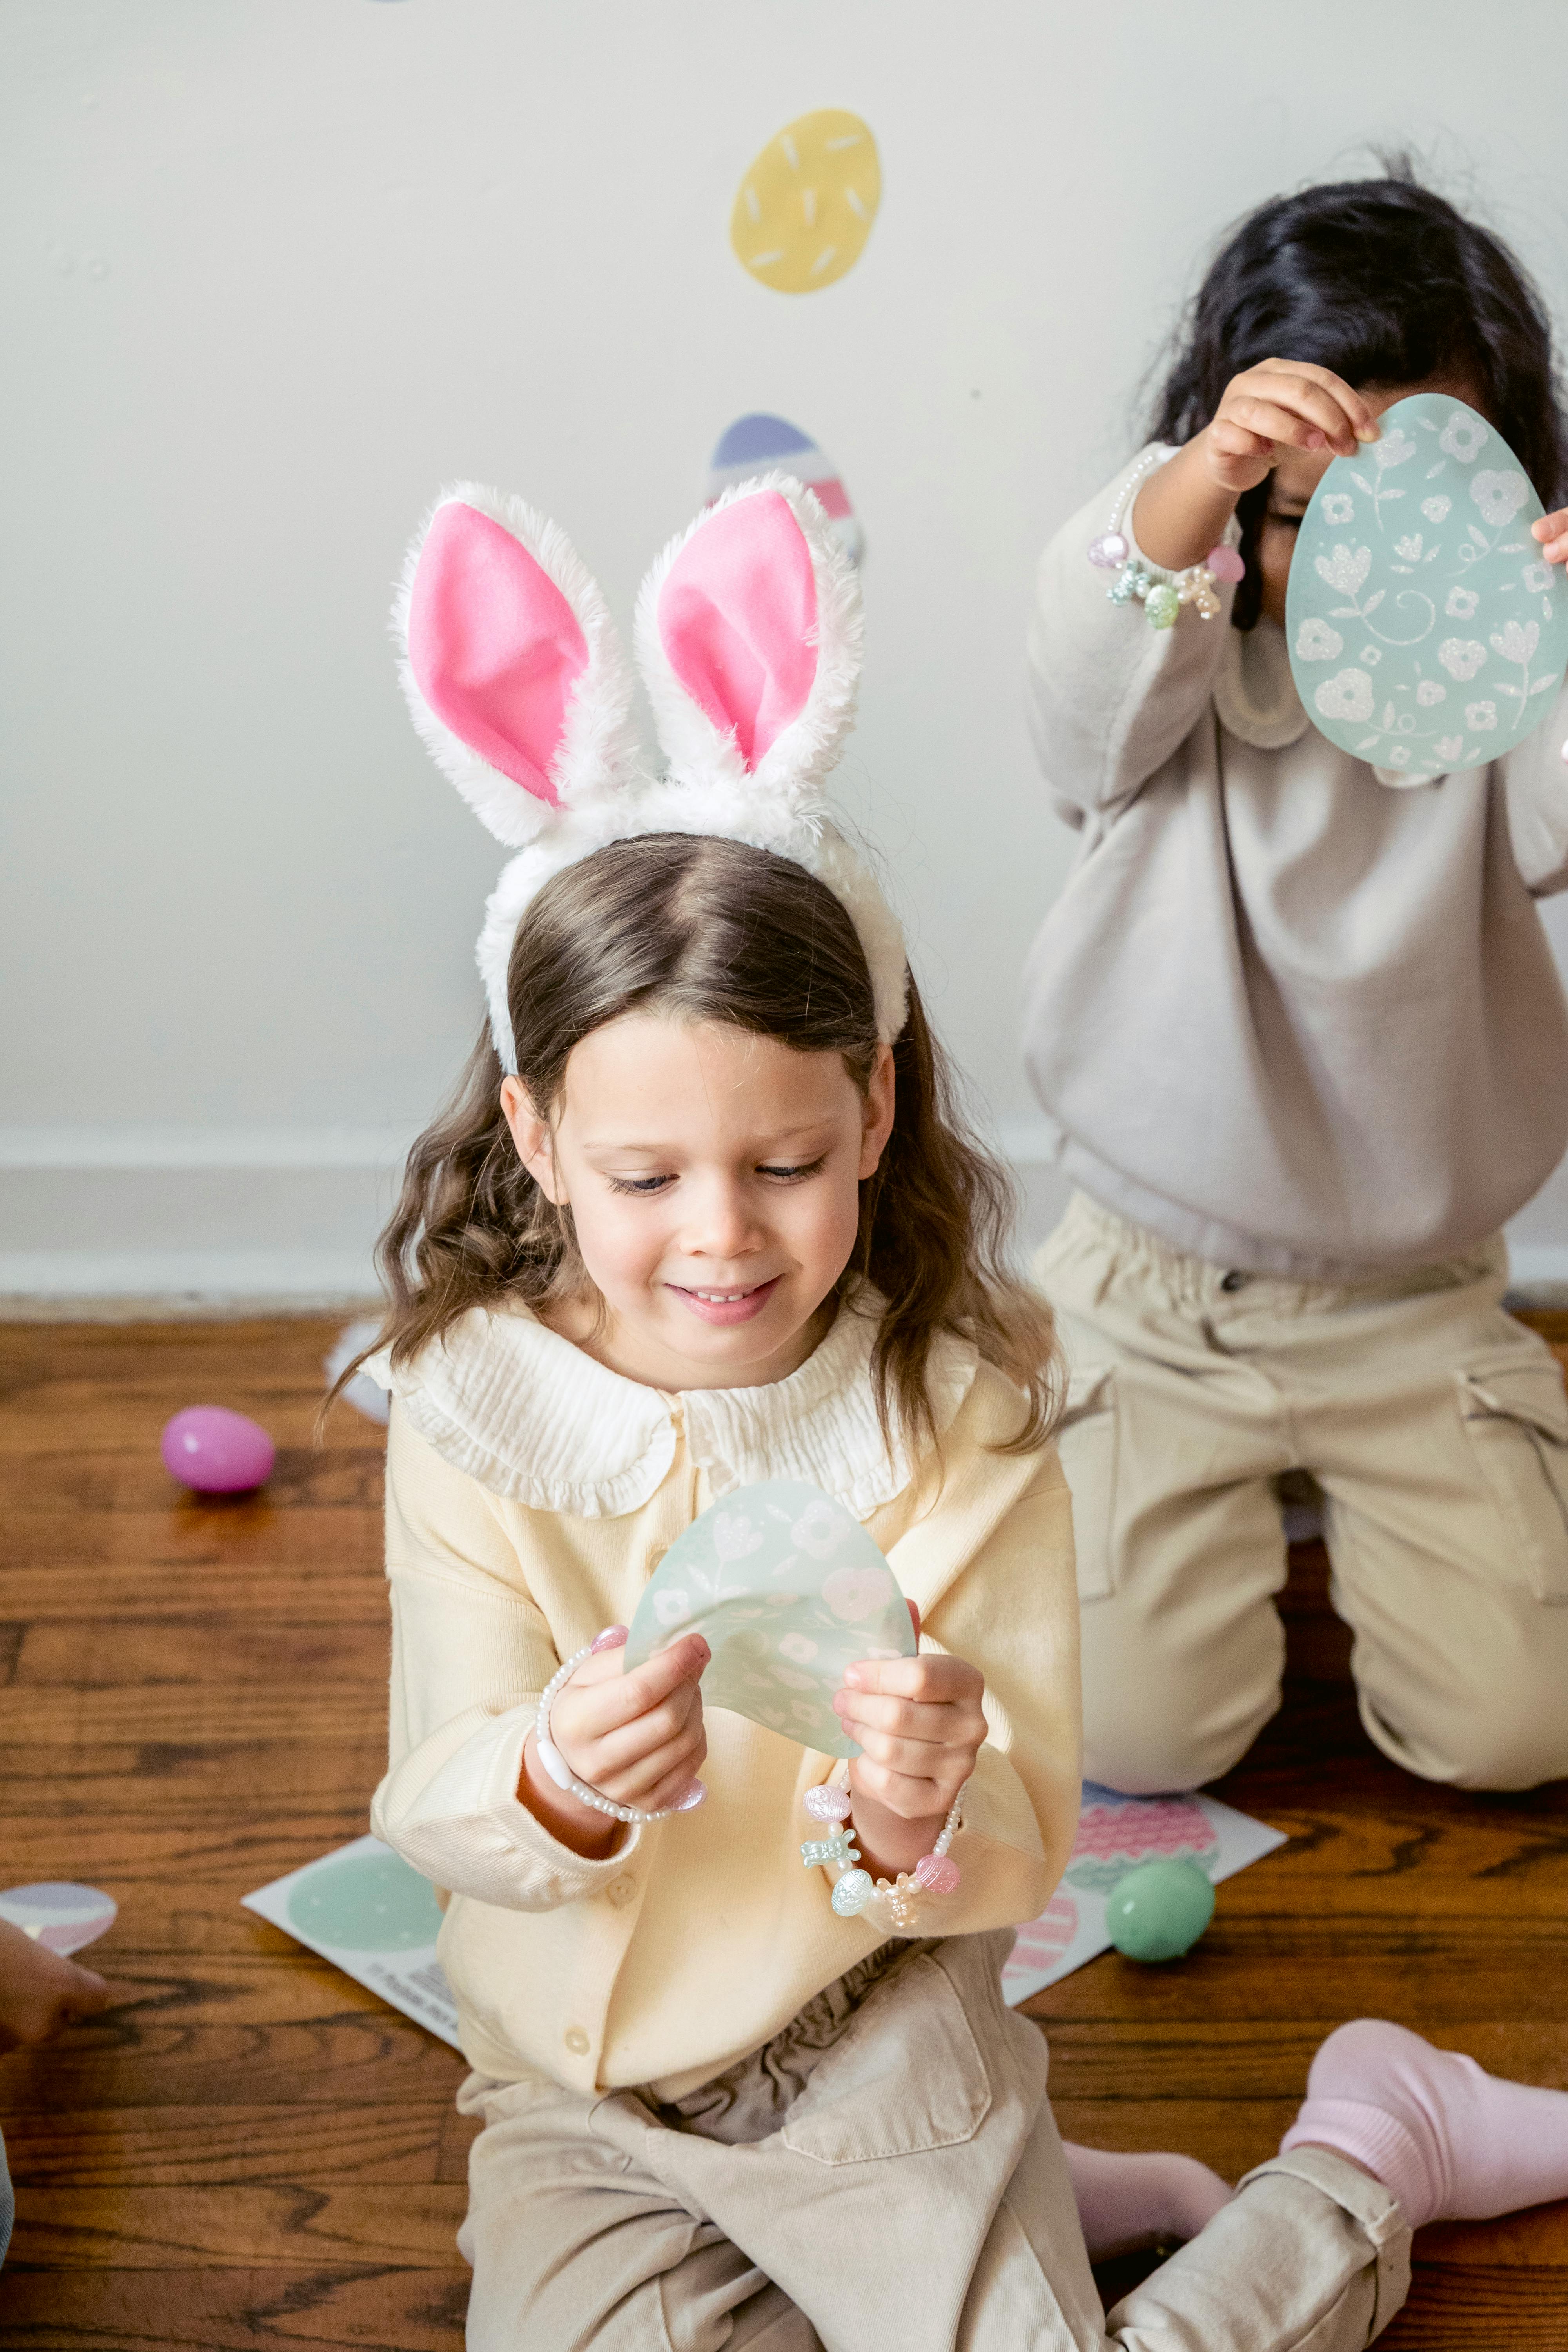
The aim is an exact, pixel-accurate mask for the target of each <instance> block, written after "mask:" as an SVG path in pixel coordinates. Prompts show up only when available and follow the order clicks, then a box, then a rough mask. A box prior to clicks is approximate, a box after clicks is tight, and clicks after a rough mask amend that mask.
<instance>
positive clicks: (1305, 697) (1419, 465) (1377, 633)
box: [1285, 392, 1568, 784]
mask: <svg viewBox="0 0 1568 2352" xmlns="http://www.w3.org/2000/svg"><path fill="white" fill-rule="evenodd" d="M1381 424H1382V428H1383V430H1382V437H1381V438H1380V439H1379V440H1376V441H1373V442H1370V443H1368V444H1367V445H1366V446H1365V447H1364V448H1363V449H1360V450H1358V451H1357V453H1356V455H1355V456H1354V457H1336V458H1335V460H1334V462H1333V464H1332V465H1331V467H1329V469H1328V472H1327V473H1326V474H1325V475H1324V476H1323V478H1322V481H1321V484H1320V485H1319V487H1318V488H1317V490H1316V491H1315V492H1314V494H1313V497H1312V500H1311V504H1310V506H1309V508H1308V509H1307V512H1306V514H1305V515H1304V516H1303V518H1302V521H1301V527H1300V533H1299V534H1298V537H1297V541H1296V552H1295V556H1294V558H1293V560H1292V562H1291V565H1290V584H1289V592H1288V594H1287V597H1286V604H1285V628H1286V635H1287V637H1288V639H1289V648H1290V667H1291V669H1292V670H1293V672H1294V674H1295V678H1296V687H1297V691H1298V692H1299V693H1300V697H1301V700H1302V703H1303V704H1304V706H1305V708H1306V710H1307V712H1308V715H1309V716H1310V719H1312V721H1313V723H1314V725H1316V726H1317V728H1318V729H1319V730H1320V731H1321V733H1322V734H1324V735H1326V736H1327V737H1328V739H1329V740H1330V742H1331V743H1336V744H1338V746H1339V747H1340V749H1341V750H1342V751H1350V752H1353V753H1354V755H1355V756H1356V757H1357V758H1358V759H1362V760H1366V761H1370V762H1371V764H1372V766H1373V768H1375V769H1376V771H1377V773H1378V776H1379V779H1380V781H1381V782H1384V783H1388V784H1427V783H1431V782H1433V781H1434V780H1435V779H1436V777H1438V776H1440V775H1445V774H1447V772H1449V771H1450V770H1453V769H1456V768H1476V767H1481V766H1484V765H1485V764H1486V763H1487V762H1488V761H1492V760H1496V759H1499V758H1500V757H1501V755H1502V754H1503V752H1505V751H1510V750H1511V748H1512V746H1513V745H1514V744H1515V743H1517V742H1519V741H1520V740H1521V739H1522V738H1523V737H1524V736H1526V735H1528V734H1529V733H1530V731H1531V729H1532V728H1534V727H1536V726H1538V725H1539V724H1540V723H1541V721H1542V719H1545V718H1546V717H1547V716H1548V714H1549V713H1550V711H1551V710H1552V704H1553V700H1554V698H1555V695H1556V692H1557V689H1558V688H1559V687H1560V686H1561V685H1562V682H1563V672H1564V670H1565V669H1568V584H1565V583H1564V580H1563V566H1562V565H1561V564H1556V565H1553V564H1548V563H1547V562H1544V561H1543V559H1542V553H1541V548H1540V545H1539V542H1538V541H1535V540H1533V539H1532V538H1531V535H1530V526H1531V523H1532V522H1534V521H1535V520H1537V519H1538V518H1539V517H1540V515H1541V514H1542V504H1541V500H1540V499H1538V498H1537V496H1536V494H1535V492H1534V490H1533V489H1532V488H1531V483H1530V479H1529V477H1528V476H1527V475H1526V473H1525V471H1524V468H1523V467H1522V466H1521V464H1520V462H1519V460H1518V458H1517V457H1515V456H1514V454H1513V452H1512V450H1511V449H1510V447H1509V446H1508V444H1507V442H1506V441H1505V440H1504V439H1503V437H1502V436H1501V434H1500V433H1499V432H1498V431H1497V429H1496V427H1495V426H1494V425H1489V424H1488V423H1487V421H1486V419H1485V417H1483V416H1478V415H1477V414H1476V412H1475V410H1474V409H1473V408H1468V407H1467V406H1466V404H1465V403H1464V402H1463V401H1462V400H1454V399H1452V398H1450V397H1449V396H1448V395H1447V394H1442V393H1431V392H1423V393H1416V394H1413V395H1412V397H1411V398H1410V399H1408V400H1401V401H1397V402H1395V404H1394V406H1393V407H1392V408H1390V409H1387V410H1386V411H1385V412H1384V415H1383V417H1382V419H1381Z"/></svg>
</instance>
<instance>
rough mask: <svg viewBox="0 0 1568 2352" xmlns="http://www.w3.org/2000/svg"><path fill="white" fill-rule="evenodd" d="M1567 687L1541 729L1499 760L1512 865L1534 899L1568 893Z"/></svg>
mask: <svg viewBox="0 0 1568 2352" xmlns="http://www.w3.org/2000/svg"><path fill="white" fill-rule="evenodd" d="M1564 737H1568V687H1563V688H1562V689H1561V690H1560V691H1559V693H1558V696H1557V698H1556V700H1555V701H1554V702H1553V703H1552V709H1551V712H1550V714H1549V715H1548V717H1547V719H1546V720H1545V722H1544V724H1543V725H1542V726H1540V727H1538V728H1537V729H1536V730H1535V732H1534V733H1533V735H1527V736H1526V737H1525V739H1524V741H1523V742H1522V743H1520V744H1517V745H1516V746H1515V747H1514V749H1513V750H1512V751H1510V752H1509V754H1508V756H1507V758H1506V759H1505V760H1504V761H1503V762H1502V772H1503V789H1504V792H1505V793H1506V794H1507V805H1508V829H1509V838H1510V841H1511V842H1512V844H1513V855H1514V862H1515V864H1516V865H1517V866H1518V867H1519V870H1520V873H1521V876H1522V877H1523V878H1524V885H1525V887H1526V889H1527V890H1529V892H1530V893H1531V897H1532V898H1551V897H1552V894H1553V892H1555V891H1558V890H1564V889H1568V761H1564V759H1563V739H1564Z"/></svg>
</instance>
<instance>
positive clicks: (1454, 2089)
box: [1279, 2017, 1568, 2230]
mask: <svg viewBox="0 0 1568 2352" xmlns="http://www.w3.org/2000/svg"><path fill="white" fill-rule="evenodd" d="M1304 2141H1312V2142H1314V2143H1316V2144H1317V2145H1318V2146H1319V2147H1337V2148H1338V2149H1340V2150H1341V2152H1342V2154H1343V2155H1345V2156H1350V2157H1354V2158H1355V2159H1356V2161H1357V2163H1359V2164H1364V2165H1365V2166H1366V2168H1367V2170H1368V2171H1369V2172H1374V2173H1375V2174H1376V2175H1377V2178H1378V2179H1380V2180H1381V2181H1382V2182H1383V2184H1384V2188H1385V2189H1388V2190H1389V2191H1390V2192H1391V2193H1392V2195H1394V2197H1396V2198H1397V2199H1398V2200H1399V2204H1400V2207H1401V2210H1403V2212H1404V2214H1405V2220H1406V2221H1408V2222H1409V2223H1410V2226H1411V2228H1412V2229H1413V2230H1418V2229H1420V2227H1421V2226H1422V2224H1423V2222H1426V2221H1489V2220H1490V2219H1491V2218H1492V2217H1493V2216H1494V2215H1495V2214H1498V2213H1512V2212H1515V2211H1517V2210H1518V2209H1519V2208H1520V2207H1521V2205H1543V2204H1546V2203H1548V2202H1549V2201H1550V2200H1552V2199H1553V2198H1556V2197H1568V2093H1565V2092H1563V2091H1540V2090H1535V2089H1533V2088H1532V2087H1531V2085H1530V2084H1527V2083H1505V2082H1501V2081H1500V2079H1499V2078H1498V2076H1497V2075H1495V2074H1483V2073H1482V2071H1481V2069H1480V2068H1479V2066H1478V2065H1477V2063H1476V2062H1475V2060H1474V2059H1473V2058H1459V2057H1456V2056H1455V2055H1454V2054H1453V2053H1450V2052H1449V2051H1447V2050H1434V2049H1433V2047H1432V2044H1431V2043H1430V2042H1423V2040H1422V2039H1421V2036H1420V2035H1419V2034H1418V2033H1411V2032H1406V2030H1405V2027H1404V2026H1403V2025H1387V2024H1384V2022H1383V2021H1382V2020H1381V2019H1377V2018H1371V2017H1363V2018H1359V2019H1358V2020H1357V2021H1356V2022H1355V2024H1353V2025H1342V2026H1341V2027H1340V2029H1339V2031H1338V2032H1337V2033H1331V2034H1330V2036H1329V2038H1328V2040H1327V2041H1326V2042H1324V2044H1323V2046H1322V2048H1321V2050H1320V2051H1319V2053H1318V2054H1317V2056H1316V2057H1315V2058H1314V2059H1313V2061H1312V2071H1311V2073H1310V2074H1309V2075H1308V2077H1307V2099H1306V2104H1305V2105H1304V2106H1303V2107H1302V2109H1301V2112H1300V2115H1299V2116H1297V2118H1296V2120H1295V2122H1294V2123H1293V2124H1292V2125H1291V2126H1290V2128H1289V2131H1288V2132H1287V2133H1286V2135H1285V2137H1284V2138H1283V2139H1282V2140H1281V2142H1280V2143H1279V2147H1280V2153H1281V2154H1282V2155H1283V2153H1284V2151H1285V2149H1286V2148H1288V2147H1300V2146H1301V2145H1302V2143H1303V2142H1304Z"/></svg>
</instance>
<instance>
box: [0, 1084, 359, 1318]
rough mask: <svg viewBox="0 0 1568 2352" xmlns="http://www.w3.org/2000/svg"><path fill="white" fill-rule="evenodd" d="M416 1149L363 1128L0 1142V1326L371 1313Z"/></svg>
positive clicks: (0, 1134) (44, 1136) (5, 1135)
mask: <svg viewBox="0 0 1568 2352" xmlns="http://www.w3.org/2000/svg"><path fill="white" fill-rule="evenodd" d="M405 1145H406V1139H405V1138H401V1137H395V1136H392V1135H390V1134H388V1133H384V1132H380V1131H371V1130H366V1129H352V1128H321V1129H300V1128H274V1129H266V1128H218V1129H166V1128H121V1129H91V1128H10V1129H3V1128H0V1301H3V1302H4V1304H3V1306H0V1312H4V1313H6V1314H8V1315H10V1316H12V1317H13V1318H15V1317H17V1316H20V1315H23V1314H25V1313H26V1312H27V1311H28V1307H29V1303H32V1304H35V1305H37V1306H38V1307H41V1308H43V1309H45V1310H48V1309H49V1308H51V1307H53V1308H57V1309H58V1311H60V1312H61V1313H65V1312H68V1311H70V1309H71V1307H72V1306H73V1304H74V1305H75V1307H76V1308H77V1310H78V1311H79V1312H80V1313H81V1314H82V1315H84V1316H95V1317H96V1316H98V1315H100V1314H108V1313H114V1314H117V1315H118V1314H119V1313H120V1312H121V1311H122V1304H123V1302H128V1301H137V1302H141V1303H143V1304H144V1306H145V1311H147V1312H149V1313H153V1312H157V1313H168V1314H193V1313H202V1312H211V1313H215V1314H216V1313H223V1312H233V1311H235V1310H236V1309H237V1308H239V1307H247V1306H253V1307H271V1308H274V1309H281V1310H293V1311H296V1312H304V1311H306V1310H307V1309H310V1308H320V1309H321V1310H323V1311H325V1310H329V1309H335V1308H336V1307H340V1306H343V1305H354V1304H359V1303H361V1302H363V1301H365V1300H367V1299H374V1297H376V1295H377V1292H378V1290H379V1285H378V1283H377V1281H376V1277H375V1272H374V1265H373V1262H372V1252H373V1251H374V1245H375V1238H376V1235H377V1234H378V1233H379V1232H380V1230H381V1228H382V1226H383V1224H384V1223H385V1221H386V1216H387V1213H388V1211H389V1210H390V1208H391V1205H392V1202H393V1199H394V1196H395V1187H396V1181H397V1171H398V1166H399V1162H400V1160H401V1159H402V1156H403V1151H404V1150H405Z"/></svg>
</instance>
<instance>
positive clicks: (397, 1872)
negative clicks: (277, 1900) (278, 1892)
mask: <svg viewBox="0 0 1568 2352" xmlns="http://www.w3.org/2000/svg"><path fill="white" fill-rule="evenodd" d="M289 1918H290V1920H291V1921H292V1922H293V1924H294V1926H295V1927H297V1928H298V1929H299V1930H300V1935H301V1936H303V1937H306V1938H307V1939H308V1940H309V1941H310V1943H313V1944H317V1945H321V1944H331V1945H335V1946H337V1947H338V1948H339V1949H341V1950H343V1951H351V1952H412V1951H419V1950H422V1949H423V1948H425V1947H426V1945H428V1944H433V1943H434V1942H435V1940H436V1938H437V1936H438V1935H439V1934H440V1932H441V1906H440V1905H439V1903H437V1900H436V1890H435V1888H434V1887H433V1886H432V1885H431V1884H430V1882H429V1880H428V1879H426V1878H422V1877H421V1876H420V1874H419V1873H418V1872H417V1871H416V1870H413V1869H411V1868H410V1867H409V1865H408V1864H407V1863H405V1861H404V1860H403V1858H402V1856H401V1855H400V1854H395V1853H348V1854H336V1855H333V1856H331V1858H329V1859H328V1860H327V1861H325V1862H323V1863H322V1864H321V1866H320V1867H319V1868H318V1869H315V1870H311V1871H308V1872H307V1873H306V1874H305V1875H304V1877H302V1878H301V1879H300V1882H299V1884H298V1885H297V1886H296V1887H295V1888H294V1891H293V1893H292V1894H291V1895H289Z"/></svg>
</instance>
